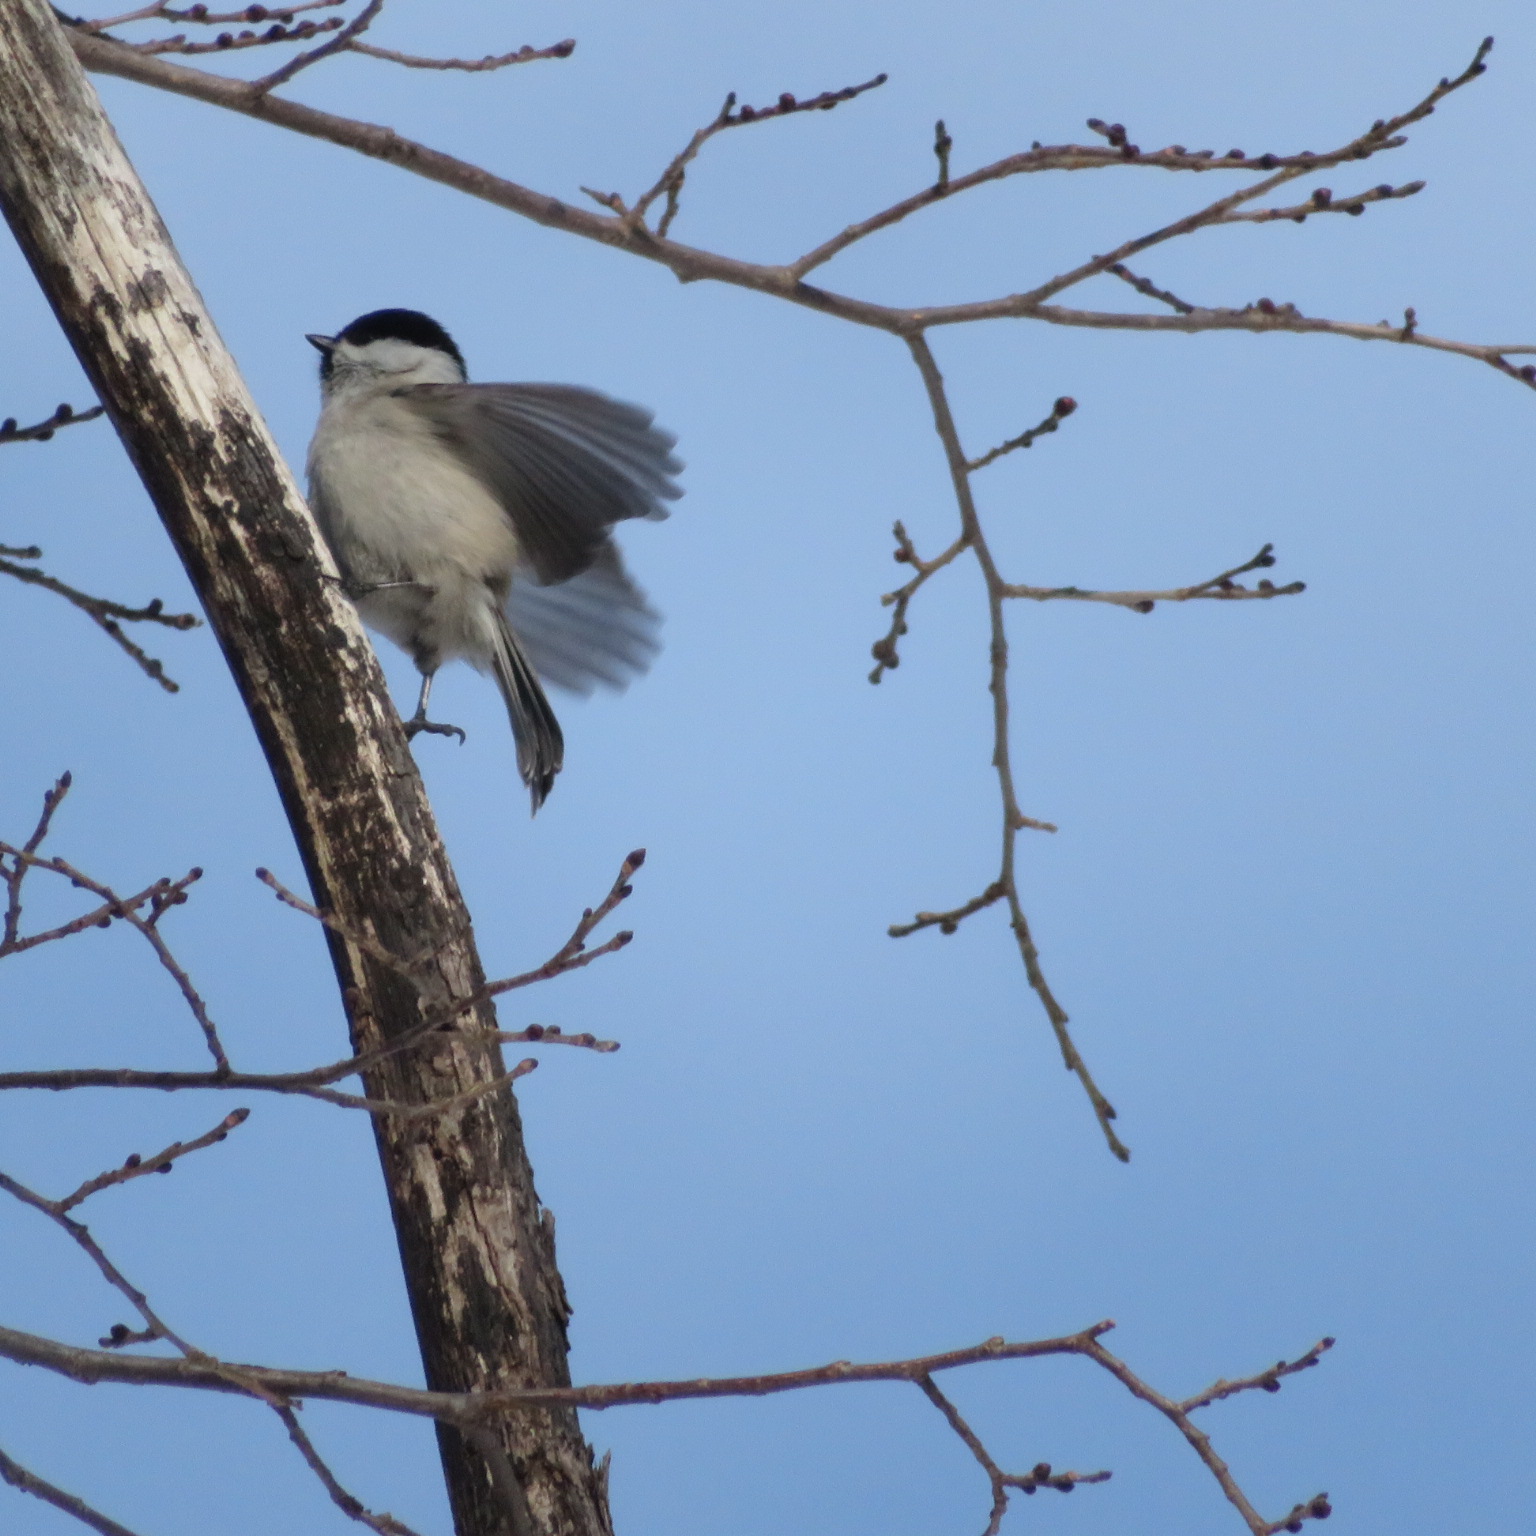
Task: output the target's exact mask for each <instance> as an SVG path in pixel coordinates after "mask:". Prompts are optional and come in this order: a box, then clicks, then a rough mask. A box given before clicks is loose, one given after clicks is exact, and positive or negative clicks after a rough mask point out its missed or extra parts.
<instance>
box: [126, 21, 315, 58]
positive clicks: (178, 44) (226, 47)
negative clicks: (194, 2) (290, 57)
mask: <svg viewBox="0 0 1536 1536" xmlns="http://www.w3.org/2000/svg"><path fill="white" fill-rule="evenodd" d="M344 25H345V23H344V22H343V21H342V19H341V18H340V17H339V16H333V17H331V18H330V19H329V20H328V21H301V22H300V23H299V24H298V26H296V27H285V26H283V25H281V24H280V23H279V24H276V25H273V26H270V27H268V28H267V30H266V31H265V32H251V31H249V30H247V31H244V32H221V33H219V35H218V36H217V37H216V38H214V39H213V41H212V42H211V43H194V42H189V41H188V39H187V35H186V33H185V32H178V33H177V34H176V35H175V36H174V37H152V38H149V39H148V40H146V41H145V42H142V43H130V44H129V45H128V46H129V47H131V48H132V49H134V51H135V52H137V53H143V54H163V53H176V54H199V53H238V52H240V51H241V50H243V49H246V48H270V47H271V46H273V45H274V44H276V43H303V42H308V41H309V39H310V38H312V37H321V36H323V35H324V34H325V33H327V32H339V31H340V30H341V28H342V27H343V26H344Z"/></svg>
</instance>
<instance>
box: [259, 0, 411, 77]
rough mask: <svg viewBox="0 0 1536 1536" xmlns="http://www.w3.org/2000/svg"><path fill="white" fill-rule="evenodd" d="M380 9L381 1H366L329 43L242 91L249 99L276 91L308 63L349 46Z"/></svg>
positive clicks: (289, 62) (293, 59) (382, 4)
mask: <svg viewBox="0 0 1536 1536" xmlns="http://www.w3.org/2000/svg"><path fill="white" fill-rule="evenodd" d="M383 9H384V0H368V3H367V5H365V6H364V7H363V8H362V10H360V11H359V12H358V13H357V15H356V16H354V17H353V18H352V20H351V21H349V22H348V23H347V24H346V26H344V27H343V28H341V30H340V31H339V32H337V34H336V35H335V37H333V38H332V39H331V40H330V42H328V43H321V44H320V46H319V47H318V48H311V49H310V50H309V52H308V53H301V54H299V55H298V56H297V57H296V58H292V59H289V61H288V62H287V63H286V64H284V65H283V66H282V67H281V68H280V69H274V70H273V71H272V73H271V74H270V75H263V76H262V77H261V79H260V80H253V81H251V83H250V84H249V85H248V86H247V87H246V89H247V90H248V91H249V92H250V93H251V95H252V96H253V97H259V96H265V95H266V94H267V93H268V92H269V91H274V90H276V89H277V87H278V86H280V85H286V84H287V83H288V81H290V80H292V79H293V77H294V76H295V75H296V74H298V73H299V71H300V70H301V69H308V68H309V66H310V65H311V64H318V63H319V62H320V60H321V59H325V58H329V57H330V56H331V55H332V54H335V53H341V52H342V51H343V50H344V49H346V48H348V47H350V46H351V44H352V40H353V39H354V38H357V37H361V36H362V34H363V33H364V32H366V31H367V30H368V28H369V27H371V26H372V25H373V22H374V18H375V17H376V16H377V15H378V14H379V12H380V11H382V10H383Z"/></svg>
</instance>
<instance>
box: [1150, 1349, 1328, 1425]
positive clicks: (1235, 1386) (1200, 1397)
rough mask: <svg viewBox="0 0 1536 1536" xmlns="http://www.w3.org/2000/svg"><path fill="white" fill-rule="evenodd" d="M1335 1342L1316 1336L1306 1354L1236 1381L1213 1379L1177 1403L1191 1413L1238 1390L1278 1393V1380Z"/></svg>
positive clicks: (1309, 1366) (1306, 1364)
mask: <svg viewBox="0 0 1536 1536" xmlns="http://www.w3.org/2000/svg"><path fill="white" fill-rule="evenodd" d="M1336 1342H1337V1340H1335V1339H1331V1338H1327V1339H1319V1340H1318V1341H1317V1343H1316V1344H1314V1345H1313V1346H1312V1348H1311V1349H1309V1350H1308V1351H1307V1352H1306V1354H1304V1355H1301V1356H1299V1357H1298V1358H1297V1359H1295V1360H1277V1361H1276V1362H1275V1363H1274V1364H1273V1365H1272V1366H1270V1368H1269V1369H1268V1370H1267V1371H1256V1372H1255V1373H1254V1374H1253V1375H1252V1376H1242V1377H1239V1378H1238V1379H1237V1380H1236V1381H1227V1380H1226V1379H1225V1378H1223V1379H1222V1380H1220V1381H1215V1382H1212V1383H1211V1385H1210V1386H1208V1387H1207V1388H1206V1389H1205V1391H1204V1392H1197V1393H1196V1394H1195V1395H1194V1396H1193V1397H1186V1398H1185V1399H1184V1401H1183V1402H1182V1403H1180V1404H1179V1407H1180V1409H1181V1410H1182V1411H1183V1412H1185V1413H1193V1412H1194V1411H1195V1410H1196V1409H1197V1408H1205V1407H1208V1406H1209V1405H1210V1404H1211V1403H1219V1402H1221V1401H1222V1399H1223V1398H1228V1397H1235V1396H1236V1395H1237V1394H1238V1393H1239V1392H1253V1391H1255V1390H1257V1391H1260V1392H1278V1391H1279V1390H1280V1383H1281V1382H1282V1381H1283V1380H1284V1379H1285V1378H1286V1377H1287V1376H1294V1375H1295V1374H1296V1373H1297V1372H1298V1371H1310V1370H1311V1369H1312V1367H1313V1366H1314V1365H1317V1364H1319V1363H1320V1362H1321V1360H1322V1358H1323V1356H1324V1355H1326V1354H1327V1353H1328V1351H1329V1350H1330V1349H1332V1348H1333V1346H1334V1344H1335V1343H1336Z"/></svg>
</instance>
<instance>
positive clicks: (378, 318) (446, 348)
mask: <svg viewBox="0 0 1536 1536" xmlns="http://www.w3.org/2000/svg"><path fill="white" fill-rule="evenodd" d="M304 339H305V340H306V341H308V342H309V344H310V345H311V346H312V347H315V348H316V349H317V350H318V351H319V353H320V377H321V378H322V379H326V378H329V377H330V373H331V366H332V359H331V354H332V353H333V352H334V351H335V350H336V348H337V347H339V346H341V345H342V344H343V343H344V342H345V343H348V344H350V345H351V346H354V347H366V346H367V345H368V343H369V342H371V341H406V342H409V343H411V345H412V346H417V347H431V348H433V349H434V350H436V351H438V352H444V353H446V354H447V355H448V356H449V357H451V358H452V359H453V360H454V362H455V363H457V364H458V366H459V371H460V373H462V372H464V354H463V353H462V352H460V351H459V349H458V346H457V345H456V344H455V342H454V339H453V337H452V336H450V335H449V334H448V332H447V331H445V330H444V329H443V328H442V326H440V325H439V324H438V323H437V321H436V320H434V319H433V318H432V317H431V315H424V314H422V312H421V311H420V310H419V309H375V310H370V311H369V312H368V313H367V314H366V315H359V316H358V317H357V319H356V320H354V321H353V322H352V323H351V324H350V325H349V326H347V327H346V328H345V329H344V330H341V331H338V332H337V334H336V335H334V336H319V335H313V334H311V335H309V336H306V337H305V338H304Z"/></svg>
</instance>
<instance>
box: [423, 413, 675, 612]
mask: <svg viewBox="0 0 1536 1536" xmlns="http://www.w3.org/2000/svg"><path fill="white" fill-rule="evenodd" d="M395 393H396V395H397V396H398V398H400V399H401V400H402V401H404V402H405V403H406V404H407V405H409V406H411V407H412V408H413V409H414V410H416V411H417V412H419V413H420V414H421V416H422V417H423V418H424V419H425V420H426V421H427V422H429V423H430V425H431V427H432V429H433V431H434V432H436V433H437V435H438V436H439V437H440V438H442V439H443V441H445V442H447V443H449V444H451V445H452V447H453V448H454V449H455V450H456V451H457V452H458V454H459V455H460V456H461V457H462V459H463V461H464V463H465V464H466V465H467V466H468V467H469V469H470V470H471V471H472V472H473V473H474V474H475V475H476V476H477V477H478V478H479V479H480V480H481V481H482V482H483V483H484V484H485V485H486V486H487V487H488V488H489V489H490V490H491V492H492V493H493V494H494V495H495V496H496V497H497V499H498V500H499V501H500V502H501V504H502V506H504V507H505V508H506V510H507V515H508V517H510V518H511V519H512V524H513V527H514V528H515V529H516V532H517V536H518V539H519V541H520V542H521V544H522V547H523V551H524V553H525V554H526V556H527V559H528V562H529V564H530V565H531V566H532V567H533V570H534V572H535V574H536V576H537V578H538V580H539V581H540V582H541V583H543V584H546V585H547V584H550V583H553V582H562V581H569V580H570V578H571V577H573V576H576V575H578V574H579V573H580V572H582V571H584V570H586V569H587V567H588V566H590V565H591V564H592V562H593V561H594V560H595V559H596V558H597V557H598V555H599V553H600V552H601V551H602V549H603V547H604V545H605V543H606V541H607V531H608V529H609V528H610V527H612V526H613V524H614V523H618V522H622V521H624V519H626V518H630V517H650V518H658V517H665V516H666V515H667V514H666V509H665V507H664V506H663V505H662V503H663V502H664V501H671V500H673V499H675V498H676V497H678V496H681V495H682V490H681V488H680V487H679V486H678V485H677V483H676V482H675V481H674V479H673V478H672V477H673V476H674V475H675V474H676V473H677V472H678V471H679V470H680V469H681V468H682V467H683V466H682V465H681V463H679V462H678V460H677V459H675V458H674V457H673V456H672V445H673V443H674V442H676V439H675V438H674V437H673V436H672V435H671V434H670V433H668V432H663V431H662V430H661V429H660V428H659V427H656V426H653V425H652V421H651V413H650V412H649V411H645V410H642V409H641V408H640V407H639V406H636V405H627V404H625V403H624V402H623V401H620V400H610V399H609V398H608V396H606V395H600V394H598V393H597V392H596V391H594V390H590V389H576V388H573V387H572V386H570V385H565V384H416V385H411V386H409V387H407V388H404V389H400V390H397V391H396V392H395ZM642 602H643V599H642Z"/></svg>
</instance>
